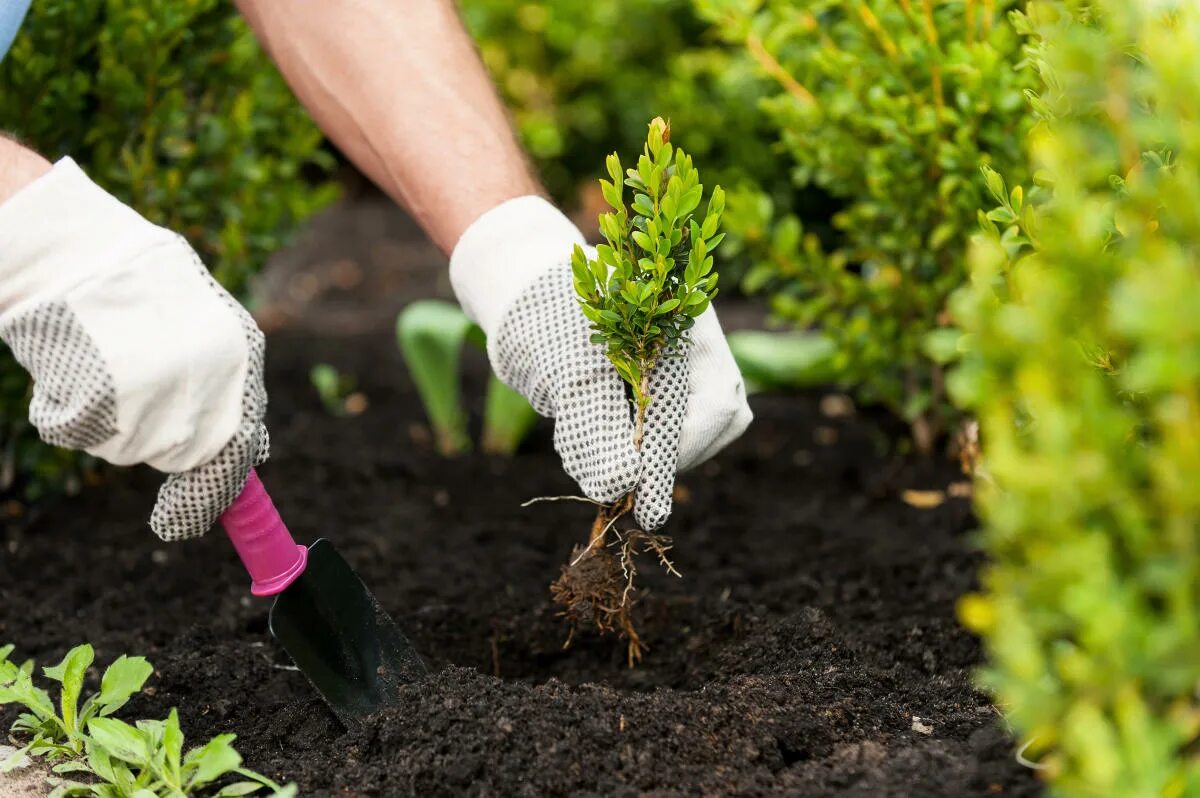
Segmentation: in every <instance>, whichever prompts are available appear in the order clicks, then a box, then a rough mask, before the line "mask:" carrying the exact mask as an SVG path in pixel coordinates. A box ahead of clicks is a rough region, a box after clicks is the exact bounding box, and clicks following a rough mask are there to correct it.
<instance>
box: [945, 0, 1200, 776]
mask: <svg viewBox="0 0 1200 798" xmlns="http://www.w3.org/2000/svg"><path fill="white" fill-rule="evenodd" d="M1013 19H1014V23H1015V24H1016V25H1017V26H1018V27H1019V29H1021V30H1022V31H1024V32H1025V33H1026V34H1027V35H1028V37H1029V40H1028V48H1029V54H1028V59H1029V62H1030V63H1031V64H1034V65H1036V67H1037V69H1038V73H1039V75H1040V79H1041V87H1040V88H1039V89H1038V91H1037V92H1036V93H1035V94H1033V95H1032V97H1031V105H1032V108H1033V111H1034V112H1035V114H1036V116H1037V118H1038V124H1037V125H1036V127H1035V128H1034V131H1033V133H1032V134H1031V135H1030V137H1029V139H1028V141H1027V152H1028V158H1029V162H1030V167H1031V168H1030V169H1029V170H1028V171H1031V172H1032V173H1033V175H1034V182H1033V184H1032V186H1030V185H1026V186H1024V187H1022V186H1021V185H1020V184H1019V183H1017V182H1016V181H1008V182H1007V184H1006V181H1004V180H1003V179H1002V178H1001V176H1000V174H998V173H990V172H989V173H988V174H987V180H988V184H989V186H990V187H991V192H992V194H993V196H994V197H995V201H996V202H998V203H999V205H998V207H996V208H994V209H992V210H991V211H989V212H988V213H986V214H984V218H983V227H984V233H983V234H982V235H981V237H980V239H979V241H978V243H977V245H976V247H975V249H974V251H973V255H972V277H971V284H970V286H969V287H968V288H966V289H964V290H963V291H962V292H961V294H960V295H959V296H958V297H956V299H955V303H954V312H955V317H956V318H957V319H958V320H960V322H961V323H962V324H963V327H964V329H965V332H966V334H967V340H968V344H969V345H968V346H967V350H968V353H969V354H968V355H967V356H966V358H965V360H964V361H963V363H962V365H961V366H960V367H959V368H958V369H957V370H956V372H954V373H953V374H952V375H951V379H950V382H949V385H950V387H951V390H952V393H953V395H954V397H955V398H956V399H957V400H959V401H960V402H962V403H963V404H964V405H965V406H966V407H967V408H969V409H971V410H973V411H974V412H976V413H977V414H978V416H979V422H980V426H981V438H982V442H983V460H982V473H981V476H980V478H979V479H978V480H977V485H978V511H979V513H980V516H981V519H982V521H983V524H984V529H983V542H984V544H985V546H986V549H987V551H988V553H989V554H990V561H989V564H988V565H987V566H986V567H985V569H984V571H983V573H982V577H981V582H982V588H981V591H980V592H979V593H978V594H975V595H972V596H970V597H968V598H966V599H964V600H963V602H962V603H961V605H960V615H961V617H962V618H963V620H964V621H965V622H966V624H967V625H968V626H970V627H971V628H973V629H975V630H976V631H978V632H980V633H981V634H982V635H983V637H984V639H985V643H986V647H987V651H988V656H989V663H990V664H989V666H988V667H987V669H986V671H984V673H983V682H984V684H985V685H986V686H987V687H988V688H989V689H990V690H992V691H993V692H994V694H995V696H996V701H997V705H998V706H999V707H1000V708H1001V709H1002V710H1003V711H1004V712H1005V713H1006V715H1007V716H1008V718H1009V719H1010V720H1011V722H1012V724H1013V725H1014V726H1015V728H1016V729H1017V730H1018V731H1019V733H1020V734H1021V735H1022V736H1023V737H1024V739H1025V741H1026V745H1027V746H1028V748H1027V751H1026V756H1027V757H1029V758H1031V759H1036V760H1038V761H1040V763H1041V766H1042V769H1041V771H1040V773H1041V775H1042V776H1044V777H1045V778H1046V779H1047V781H1048V782H1049V783H1050V785H1051V792H1052V793H1053V794H1055V795H1071V796H1135V795H1138V796H1141V795H1146V796H1148V795H1154V796H1189V795H1200V759H1198V758H1197V756H1196V750H1197V746H1198V745H1200V697H1198V694H1197V690H1196V686H1197V684H1200V623H1198V621H1197V608H1200V545H1198V541H1200V537H1198V535H1197V531H1198V530H1200V489H1198V488H1197V486H1198V485H1200V271H1198V266H1200V216H1198V215H1197V209H1200V126H1198V125H1197V115H1196V114H1197V108H1200V82H1197V80H1196V76H1197V75H1198V74H1200V48H1198V47H1197V42H1200V7H1197V6H1196V4H1194V3H1126V2H1119V0H1096V2H1087V3H1083V2H1053V3H1052V2H1043V1H1042V0H1037V1H1036V2H1032V3H1030V4H1029V5H1028V6H1027V9H1026V11H1025V12H1024V13H1022V14H1019V15H1015V16H1014V18H1013ZM1014 184H1015V185H1014ZM1010 186H1011V187H1010Z"/></svg>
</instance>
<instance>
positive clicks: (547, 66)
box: [460, 0, 776, 204]
mask: <svg viewBox="0 0 1200 798" xmlns="http://www.w3.org/2000/svg"><path fill="white" fill-rule="evenodd" d="M691 2H692V0H612V2H604V3H564V2H560V1H559V0H461V2H460V7H461V9H462V14H463V18H464V21H465V22H466V24H467V27H468V28H469V29H470V30H471V32H472V33H473V35H474V36H475V39H476V41H477V43H478V45H479V49H480V53H481V54H482V57H483V60H484V63H485V64H486V65H487V67H488V70H489V71H490V72H491V74H492V77H493V78H494V79H495V81H496V85H497V87H498V88H499V90H500V93H501V95H502V96H503V98H504V100H505V103H506V104H507V106H508V107H509V109H510V110H511V112H512V114H513V119H514V123H515V125H516V128H517V131H518V133H519V134H520V136H521V139H522V142H523V143H524V145H525V148H526V149H527V151H528V152H529V154H530V156H531V157H532V158H533V159H534V161H535V163H536V164H537V166H538V169H539V172H540V173H541V176H542V179H543V180H544V182H545V183H546V185H547V188H548V190H549V191H550V192H551V194H553V195H554V196H555V197H556V198H557V199H558V200H559V201H560V202H563V203H566V204H573V203H575V202H576V201H577V200H578V191H579V189H580V188H581V187H584V186H586V187H587V188H591V187H593V186H595V185H596V181H597V179H598V178H599V177H601V176H603V164H604V158H605V156H607V155H608V154H609V153H611V152H613V151H618V152H630V151H635V152H636V151H639V150H640V148H641V147H642V145H643V144H644V143H645V140H646V123H647V122H648V121H649V120H650V119H652V118H653V117H655V116H663V117H670V119H671V122H672V127H673V131H672V133H673V136H674V137H675V139H676V141H678V143H679V144H680V146H682V147H684V148H685V149H686V150H687V151H688V152H692V153H694V154H695V156H696V157H698V158H700V157H703V163H705V164H711V167H710V170H711V173H712V174H713V175H714V177H715V178H719V179H720V180H721V181H722V182H728V181H727V180H726V178H727V176H728V175H730V174H745V173H747V172H750V173H752V174H753V175H755V176H756V177H758V178H762V179H766V178H768V177H769V176H771V175H772V174H774V173H775V172H776V163H775V158H774V155H773V154H772V153H771V152H770V150H769V148H765V147H763V146H762V141H763V134H764V133H765V131H766V127H765V120H763V119H762V118H761V115H760V114H759V113H758V109H757V100H758V98H759V97H760V96H761V94H762V93H763V91H764V89H765V87H766V85H767V82H766V81H764V80H763V79H762V77H761V76H760V75H758V74H756V72H755V70H754V69H753V67H752V65H749V64H746V63H744V62H742V61H741V60H740V59H738V58H736V57H734V55H732V54H730V53H729V52H726V51H724V50H721V49H719V48H713V47H711V46H709V44H710V40H711V36H709V35H708V31H707V27H708V26H707V25H706V23H705V22H704V21H703V20H701V19H700V18H699V17H697V15H696V13H695V12H694V10H693V8H692V5H691ZM723 169H724V170H726V171H725V172H723V173H722V172H721V170H723Z"/></svg>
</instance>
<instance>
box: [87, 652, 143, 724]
mask: <svg viewBox="0 0 1200 798" xmlns="http://www.w3.org/2000/svg"><path fill="white" fill-rule="evenodd" d="M152 673H154V666H153V665H151V664H150V663H149V662H147V661H146V658H145V657H129V656H125V655H121V656H120V657H118V658H117V660H116V661H115V662H114V663H113V664H112V665H109V666H108V670H106V671H104V678H102V679H101V680H100V692H99V693H98V694H97V696H96V707H97V710H98V714H100V715H111V714H112V713H114V712H116V711H117V710H118V709H120V708H121V707H123V706H125V702H126V701H128V700H129V697H130V696H131V695H133V694H134V693H136V692H138V691H139V690H141V689H142V685H144V684H145V683H146V680H147V679H149V678H150V674H152ZM85 714H86V713H85ZM85 719H86V718H85Z"/></svg>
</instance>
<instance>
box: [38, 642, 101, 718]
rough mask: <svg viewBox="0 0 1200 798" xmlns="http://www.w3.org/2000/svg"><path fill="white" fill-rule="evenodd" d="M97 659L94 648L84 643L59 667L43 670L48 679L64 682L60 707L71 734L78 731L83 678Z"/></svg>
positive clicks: (70, 653)
mask: <svg viewBox="0 0 1200 798" xmlns="http://www.w3.org/2000/svg"><path fill="white" fill-rule="evenodd" d="M95 657H96V654H95V652H94V651H93V650H92V647H91V646H90V645H89V644H87V643H84V644H83V645H79V646H75V648H73V649H71V650H70V651H68V652H67V656H65V657H63V661H62V662H60V663H59V664H58V665H55V666H53V667H49V668H45V669H43V670H44V673H45V674H46V677H47V678H49V679H54V680H55V681H58V682H62V696H61V700H60V702H59V705H60V707H61V708H62V720H63V725H64V726H66V728H67V732H68V733H69V734H73V733H74V732H76V731H78V726H77V725H76V715H75V713H76V711H77V710H78V707H79V694H80V692H82V690H83V676H84V674H85V673H86V672H87V669H88V667H89V666H90V665H91V664H92V661H93V660H94V659H95Z"/></svg>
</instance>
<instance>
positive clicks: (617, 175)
mask: <svg viewBox="0 0 1200 798" xmlns="http://www.w3.org/2000/svg"><path fill="white" fill-rule="evenodd" d="M604 165H605V167H606V168H607V169H608V176H609V177H611V178H612V181H613V183H615V184H617V185H620V184H621V183H622V180H621V174H622V173H623V171H624V170H623V169H621V159H620V157H619V156H618V155H617V154H616V153H615V152H614V153H612V154H611V155H609V156H608V157H607V158H605V159H604Z"/></svg>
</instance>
